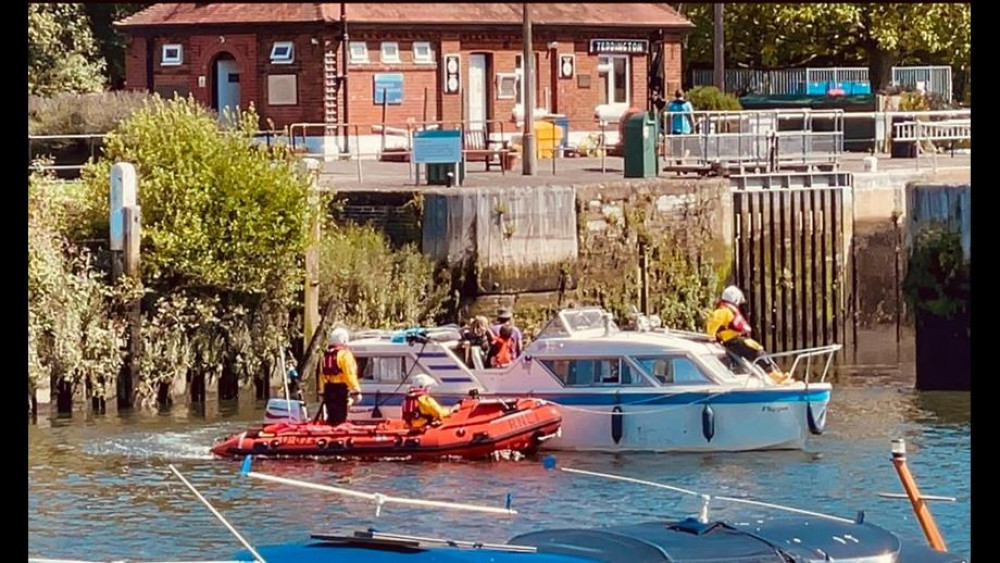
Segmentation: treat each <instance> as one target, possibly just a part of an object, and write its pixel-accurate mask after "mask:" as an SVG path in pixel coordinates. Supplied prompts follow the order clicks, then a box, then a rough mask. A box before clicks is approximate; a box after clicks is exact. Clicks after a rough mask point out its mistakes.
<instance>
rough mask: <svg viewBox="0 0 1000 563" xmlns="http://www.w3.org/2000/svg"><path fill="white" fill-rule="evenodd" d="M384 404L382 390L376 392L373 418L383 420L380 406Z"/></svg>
mask: <svg viewBox="0 0 1000 563" xmlns="http://www.w3.org/2000/svg"><path fill="white" fill-rule="evenodd" d="M380 404H382V391H381V390H380V389H376V390H375V408H373V409H372V418H382V409H380V408H378V406H379V405H380Z"/></svg>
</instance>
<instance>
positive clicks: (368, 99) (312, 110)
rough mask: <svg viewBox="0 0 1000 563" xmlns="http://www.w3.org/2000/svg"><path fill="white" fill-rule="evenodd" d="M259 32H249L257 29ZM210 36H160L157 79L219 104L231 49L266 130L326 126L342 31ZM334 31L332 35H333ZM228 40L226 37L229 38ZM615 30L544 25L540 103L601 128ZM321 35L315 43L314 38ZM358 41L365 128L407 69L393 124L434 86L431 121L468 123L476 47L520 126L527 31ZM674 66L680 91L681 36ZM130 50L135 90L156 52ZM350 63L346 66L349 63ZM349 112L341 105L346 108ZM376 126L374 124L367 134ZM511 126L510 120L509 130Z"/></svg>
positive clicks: (357, 85)
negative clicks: (395, 57) (605, 54)
mask: <svg viewBox="0 0 1000 563" xmlns="http://www.w3.org/2000/svg"><path fill="white" fill-rule="evenodd" d="M248 29H249V28H248ZM200 33H201V35H194V36H183V35H165V36H158V37H156V39H155V45H156V52H155V53H154V74H155V79H154V82H155V85H156V86H157V87H162V86H167V85H171V86H186V87H187V88H188V89H189V90H190V91H191V92H192V93H193V94H194V96H195V98H196V99H197V100H199V101H200V102H202V103H204V104H206V105H211V100H210V99H209V98H210V96H211V91H212V81H213V80H214V76H213V73H212V68H211V66H212V62H213V60H214V57H215V56H217V55H218V54H219V53H221V52H223V51H225V52H228V53H230V54H232V55H233V56H234V58H235V59H236V61H237V64H238V65H239V68H240V74H241V76H240V94H241V96H240V97H241V101H240V105H241V107H247V106H248V105H249V104H250V102H253V103H254V106H255V107H256V108H257V111H258V113H259V114H260V115H261V117H262V123H261V125H262V126H266V119H267V118H270V119H272V120H273V121H274V125H275V126H276V127H279V128H280V127H283V126H285V125H288V124H290V123H295V122H309V123H321V122H322V121H323V120H324V108H323V97H324V72H323V70H324V69H323V45H324V42H325V41H327V40H332V42H333V45H332V48H336V49H337V50H338V58H339V57H340V56H341V54H342V50H341V48H340V47H339V37H335V36H334V34H333V32H331V31H329V30H327V31H325V32H312V33H307V32H305V31H302V30H298V31H296V30H275V29H267V28H254V30H253V32H252V33H246V32H244V33H240V34H234V33H231V32H230V31H229V30H221V31H213V32H211V33H209V32H208V31H205V30H201V31H200ZM324 34H325V35H324ZM220 36H221V37H224V38H225V41H224V42H222V41H220ZM607 36H609V34H608V33H597V32H594V33H591V32H586V33H584V32H578V33H574V32H572V31H570V32H558V33H557V32H554V31H548V30H539V31H536V37H535V42H534V44H535V48H536V49H535V51H536V54H537V58H536V61H537V67H536V68H537V71H538V72H537V81H536V96H537V97H536V99H537V102H538V105H539V107H543V106H544V105H545V102H546V96H545V92H546V89H547V88H548V89H550V91H551V94H550V99H551V107H549V108H548V109H550V110H552V111H555V112H557V113H561V114H565V115H566V116H567V117H568V118H569V119H570V121H571V128H572V129H577V130H579V128H580V127H584V126H589V125H592V124H594V108H595V106H597V105H598V104H599V102H600V99H599V96H600V91H601V87H600V81H601V80H602V78H601V75H600V74H599V73H598V72H597V62H598V56H597V55H591V54H589V52H588V49H589V45H590V39H591V38H597V37H607ZM612 36H614V37H623V38H628V37H632V38H646V37H647V36H646V35H644V34H642V33H631V34H629V33H622V32H616V33H614V34H613V35H612ZM313 37H315V38H317V40H318V43H319V44H317V45H313V44H312V41H311V40H312V38H313ZM382 39H389V40H393V41H397V42H398V43H399V48H400V59H401V62H400V63H399V64H384V63H382V62H381V61H380V58H379V53H380V43H381V40H382ZM350 40H351V41H358V40H364V41H366V42H367V43H368V51H369V61H370V62H369V63H368V64H360V65H356V64H348V65H347V68H348V73H349V80H348V92H347V99H348V108H347V109H348V119H349V122H350V123H352V124H355V123H357V124H360V125H364V126H366V127H363V128H362V130H361V131H360V132H361V133H362V134H371V127H370V126H371V125H373V124H377V123H380V122H381V120H382V106H381V104H376V103H375V102H374V99H373V84H374V75H375V74H376V73H381V72H398V73H402V74H403V75H404V80H403V83H404V86H403V88H404V90H403V103H402V104H400V105H390V106H388V112H387V123H389V124H393V125H403V124H405V123H406V122H407V120H408V119H413V120H414V121H421V120H422V119H423V117H424V89H425V88H426V90H427V95H428V101H427V119H428V120H446V121H458V120H461V119H463V117H464V115H463V114H464V113H465V103H464V99H463V98H464V96H465V94H464V90H465V87H466V84H465V83H466V82H467V80H468V62H469V55H470V54H472V53H487V54H489V55H491V58H490V60H491V64H490V75H489V76H488V82H489V87H488V89H489V92H490V96H491V102H490V105H491V106H492V108H491V110H492V116H491V117H492V119H495V120H502V121H504V122H505V123H509V124H510V126H511V128H513V121H512V119H511V115H512V112H513V108H514V103H515V100H500V99H497V88H496V74H497V73H509V72H514V69H515V58H516V56H517V55H519V54H520V53H521V49H520V47H521V42H520V37H519V34H517V33H514V32H512V31H503V32H500V31H497V32H480V33H459V32H446V33H440V32H437V31H427V32H420V31H413V30H407V31H393V32H391V33H389V34H387V33H385V32H380V31H375V30H368V31H360V32H358V31H355V32H353V33H352V37H351V38H350ZM274 41H293V42H294V43H295V62H294V63H293V64H290V65H273V64H271V62H270V51H271V46H272V44H273V42H274ZM414 41H429V42H431V46H432V49H433V50H434V59H435V62H434V63H432V64H417V63H414V62H413V42H414ZM551 41H555V42H556V43H557V47H556V48H555V49H554V50H550V49H549V48H548V44H549V42H551ZM664 41H665V43H666V45H665V53H664V70H665V76H666V86H667V94H668V96H669V95H670V94H672V92H673V90H675V89H676V88H678V87H679V86H680V84H681V82H682V80H681V79H682V77H681V50H680V44H679V41H680V39H679V37H675V36H670V35H668V36H667V37H666V38H665V39H664ZM165 43H180V44H182V45H183V46H184V63H183V64H182V65H179V66H175V67H163V66H160V64H159V63H160V56H161V52H162V45H163V44H165ZM127 49H128V52H127V56H126V80H127V87H128V88H130V89H142V88H144V87H145V75H146V54H145V39H144V38H143V37H141V36H140V37H136V38H134V39H133V40H131V41H129V43H128V47H127ZM452 53H457V54H459V55H460V56H461V65H462V69H461V75H462V86H463V93H459V94H443V92H442V90H443V88H442V81H443V76H442V69H441V64H442V63H443V55H444V54H452ZM569 53H573V54H575V55H576V67H575V72H574V76H573V77H572V78H569V79H564V78H558V63H559V55H561V54H569ZM646 62H647V57H646V55H633V56H631V58H630V67H631V84H630V86H631V88H630V90H631V100H630V101H631V104H632V105H633V106H636V107H639V108H641V109H645V107H646V95H647V93H646V89H647V84H646V75H647V69H646ZM342 64H343V63H342ZM272 73H273V74H289V73H294V74H296V75H297V98H298V99H297V102H298V103H297V104H296V105H294V106H269V105H268V103H267V76H268V74H272ZM580 75H590V87H589V88H580V87H579V86H578V80H579V78H578V77H579V76H580ZM198 76H205V78H206V81H205V86H204V87H199V86H198ZM342 110H343V108H341V111H342ZM366 129H367V130H366ZM504 130H505V131H507V130H508V127H507V125H505V126H504Z"/></svg>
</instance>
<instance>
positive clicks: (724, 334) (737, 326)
mask: <svg viewBox="0 0 1000 563" xmlns="http://www.w3.org/2000/svg"><path fill="white" fill-rule="evenodd" d="M716 309H727V310H728V311H729V312H730V313H732V319H730V321H729V324H727V325H726V326H724V327H720V328H719V329H718V331H717V332H718V334H717V335H716V336H718V338H719V339H721V340H722V341H723V342H727V341H729V340H732V339H733V338H736V337H738V336H741V335H744V334H750V323H748V322H747V320H746V318H745V317H744V316H743V313H741V312H740V309H739V307H737V306H736V305H733V304H732V303H728V302H726V301H719V303H718V304H717V305H716Z"/></svg>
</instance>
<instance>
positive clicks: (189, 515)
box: [28, 367, 971, 561]
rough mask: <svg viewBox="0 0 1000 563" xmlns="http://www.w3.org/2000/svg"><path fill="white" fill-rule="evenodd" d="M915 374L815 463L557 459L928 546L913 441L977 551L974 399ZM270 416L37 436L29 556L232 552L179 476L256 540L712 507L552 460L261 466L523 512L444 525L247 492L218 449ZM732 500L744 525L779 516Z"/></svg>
mask: <svg viewBox="0 0 1000 563" xmlns="http://www.w3.org/2000/svg"><path fill="white" fill-rule="evenodd" d="M912 381H913V380H912V376H910V377H905V376H900V375H899V372H898V369H896V368H892V369H887V370H886V371H885V372H884V373H879V371H878V369H873V368H871V367H868V368H865V369H864V370H861V371H860V372H859V373H858V374H857V375H853V376H852V375H847V376H841V377H840V378H839V381H838V382H836V383H835V386H834V393H833V401H832V404H831V407H830V411H829V416H828V422H827V429H826V432H825V433H824V434H823V435H822V436H819V437H813V438H812V439H811V440H810V442H809V443H808V445H807V448H806V450H805V451H782V452H755V453H739V454H628V455H615V454H596V455H595V454H571V453H557V454H556V458H557V459H558V463H559V464H560V465H562V466H566V467H575V468H579V469H588V470H592V471H601V472H608V473H615V474H621V475H628V476H631V477H634V478H639V479H648V480H654V481H659V482H662V483H667V484H671V485H675V486H680V487H685V488H689V489H695V490H698V491H702V492H707V493H710V494H722V495H728V496H745V497H747V498H751V499H756V500H763V501H767V502H773V503H781V504H785V505H789V506H793V507H798V508H804V509H810V510H817V511H821V512H826V513H832V514H836V515H840V516H846V517H853V516H854V515H855V513H856V511H857V510H865V512H866V515H867V519H868V521H869V522H873V523H876V524H879V525H881V526H883V527H886V528H888V529H890V530H892V531H893V532H896V533H897V534H899V535H901V536H904V537H907V538H911V539H915V540H918V541H923V535H922V533H921V531H920V527H919V525H918V524H917V522H916V520H915V518H914V516H913V513H912V511H911V509H910V506H909V503H908V502H907V501H904V500H885V499H880V498H879V497H878V496H877V494H878V493H879V492H894V493H897V492H902V486H901V485H900V483H899V480H898V478H897V476H896V473H895V471H894V469H893V467H892V464H891V463H890V462H889V445H890V440H891V439H893V438H905V439H906V441H907V443H908V447H909V460H910V467H911V470H912V471H913V473H914V475H915V477H916V478H917V482H918V484H919V485H920V486H921V488H922V489H923V491H924V492H926V493H928V494H936V495H946V496H954V497H957V499H958V501H957V502H954V503H945V502H937V503H933V505H932V511H933V514H934V516H935V518H936V520H937V523H938V526H939V527H940V529H941V532H942V534H943V535H944V537H945V539H946V541H947V542H948V547H949V549H950V550H951V551H954V552H958V553H962V554H966V555H968V554H969V552H970V549H971V539H970V531H969V530H970V525H969V522H970V517H971V514H970V506H971V491H970V463H971V462H970V456H971V454H970V443H971V438H970V428H971V424H970V400H969V394H968V393H918V392H916V391H913V390H912ZM262 417H263V411H262V405H258V404H254V403H253V402H252V401H250V402H248V401H246V400H245V399H244V400H243V402H242V404H241V405H239V406H238V407H237V406H235V405H234V406H230V407H218V406H215V405H211V404H210V405H209V406H208V407H207V412H206V410H205V407H201V410H199V408H197V407H192V406H181V407H175V408H174V409H172V410H171V411H170V412H169V413H163V414H146V415H129V416H126V417H119V416H117V415H115V416H112V415H108V416H105V417H89V416H88V415H85V414H80V413H76V414H75V415H74V419H72V420H49V419H46V420H41V419H40V420H39V421H38V423H37V424H32V425H31V426H30V427H29V430H28V456H29V469H28V486H29V508H28V544H29V554H30V555H31V556H40V557H50V558H65V559H85V560H91V561H96V560H109V559H123V558H129V559H132V560H147V561H148V560H161V561H162V560H174V561H176V560H185V559H187V560H191V559H199V558H201V559H206V558H220V557H228V556H231V555H232V554H234V553H236V552H237V551H240V550H241V547H240V545H239V544H238V543H237V541H236V540H235V538H233V537H232V536H230V535H229V533H228V532H227V531H226V529H225V528H224V527H223V526H222V525H221V524H219V523H218V522H217V521H216V520H215V518H214V517H213V516H212V515H211V514H210V513H209V512H208V510H207V509H205V508H204V507H203V506H202V505H201V504H200V503H199V502H198V501H197V500H196V499H195V497H194V496H193V495H192V494H191V493H190V492H189V491H188V490H187V489H186V488H185V487H184V485H183V484H182V483H180V482H179V481H178V480H177V479H176V478H175V477H174V476H173V475H172V474H171V473H170V471H169V469H168V467H167V466H168V464H171V463H172V464H174V465H175V466H176V467H177V468H178V469H179V470H180V471H181V472H182V473H183V474H184V475H185V476H186V477H187V478H188V479H189V480H190V481H191V482H192V484H194V485H195V486H196V487H197V488H198V489H199V490H200V491H201V492H202V494H203V495H205V496H206V497H207V498H208V499H209V500H210V501H211V502H212V503H213V504H214V505H215V507H216V508H217V509H219V510H220V511H221V512H222V513H223V514H224V515H226V517H227V518H228V520H229V521H230V522H231V523H232V524H233V525H234V526H235V527H236V529H238V530H240V532H241V533H242V534H243V535H244V536H245V537H247V539H249V541H251V543H253V544H255V545H263V544H269V543H281V542H285V541H292V540H304V539H307V537H308V534H309V533H310V532H321V531H333V530H336V531H347V530H355V529H364V528H367V527H370V526H373V525H376V526H378V528H379V529H380V530H384V531H395V532H398V533H411V534H418V535H437V536H439V537H449V538H453V539H477V540H481V541H495V542H503V541H506V540H507V539H509V538H510V537H511V536H513V535H515V534H518V533H522V532H527V531H530V530H533V529H537V528H539V527H556V526H592V525H603V524H626V523H634V522H641V521H648V520H651V519H659V518H678V517H682V516H686V515H689V514H693V513H696V512H697V510H698V503H697V501H695V500H693V499H690V498H689V497H680V496H677V495H674V494H672V493H670V492H669V491H662V490H659V489H649V488H644V487H641V486H639V485H633V484H630V483H619V482H609V481H604V480H597V479H593V478H590V477H581V476H575V475H571V474H568V473H564V472H559V471H547V470H545V469H544V468H543V467H542V464H541V463H540V461H539V459H537V458H536V459H524V460H520V461H498V462H478V463H468V462H466V463H458V462H451V463H420V464H418V463H400V462H395V463H392V462H382V463H344V462H338V463H334V462H321V461H267V460H258V461H256V462H255V467H254V468H255V470H257V471H262V472H267V473H271V474H276V475H282V476H288V477H294V478H298V479H304V480H308V481H313V482H317V483H325V484H330V485H337V486H342V487H349V488H353V489H355V490H362V491H368V492H382V493H385V494H395V495H398V496H422V497H424V498H433V499H440V500H453V501H460V502H471V503H477V504H489V505H496V506H502V505H503V503H504V499H505V495H506V494H507V493H508V492H510V493H512V494H513V500H514V506H515V508H517V509H518V510H519V512H520V513H519V514H518V515H517V516H516V517H513V518H511V517H497V516H490V515H479V514H476V513H466V512H461V513H458V512H440V513H434V512H431V511H428V510H426V509H421V510H413V509H405V508H398V507H394V506H390V507H387V508H386V509H385V510H384V511H383V514H382V516H381V517H379V518H378V519H377V520H376V519H375V518H374V511H373V509H372V506H371V505H370V504H367V503H364V502H361V501H354V500H344V499H341V498H338V497H334V496H330V495H322V494H317V493H316V492H314V491H307V490H300V489H291V488H288V487H286V486H283V485H276V484H273V483H262V482H260V481H251V480H249V479H245V478H244V479H241V478H239V476H238V472H239V462H238V461H228V460H216V459H213V458H212V456H211V455H210V454H209V453H208V448H209V446H210V445H211V444H212V442H213V441H214V439H215V438H217V437H220V436H222V435H225V434H229V433H233V432H236V431H237V430H238V429H241V428H242V427H243V426H245V425H246V424H248V423H251V422H256V421H259V420H261V419H262ZM761 510H764V509H756V508H752V507H747V506H745V505H744V506H738V505H725V504H719V505H718V506H717V507H715V508H714V514H715V515H717V516H721V517H724V518H725V517H729V518H733V519H745V518H746V517H752V516H760V515H763V514H773V512H761Z"/></svg>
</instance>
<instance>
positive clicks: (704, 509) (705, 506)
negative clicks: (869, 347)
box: [543, 456, 855, 524]
mask: <svg viewBox="0 0 1000 563" xmlns="http://www.w3.org/2000/svg"><path fill="white" fill-rule="evenodd" d="M543 464H544V466H545V468H546V469H554V468H555V466H556V460H555V458H554V457H552V456H547V457H546V458H545V459H544V460H543ZM559 469H561V470H562V471H565V472H567V473H575V474H578V475H589V476H591V477H600V478H602V479H611V480H614V481H624V482H627V483H636V484H639V485H644V486H647V487H655V488H658V489H666V490H668V491H673V492H676V493H681V494H685V495H691V496H696V497H699V498H700V499H701V503H702V504H701V512H700V513H699V514H698V521H700V522H701V523H703V524H707V523H708V518H709V505H710V504H711V502H712V501H713V500H721V501H728V502H737V503H743V504H752V505H754V506H761V507H765V508H773V509H775V510H784V511H786V512H794V513H796V514H804V515H807V516H815V517H817V518H826V519H828V520H836V521H838V522H846V523H849V524H853V523H855V520H848V519H847V518H840V517H839V516H831V515H829V514H823V513H821V512H813V511H810V510H801V509H799V508H792V507H790V506H783V505H780V504H773V503H769V502H760V501H756V500H750V499H742V498H734V497H726V496H712V495H707V494H704V493H699V492H697V491H692V490H690V489H682V488H680V487H674V486H671V485H664V484H663V483H654V482H652V481H643V480H642V479H633V478H632V477H623V476H621V475H611V474H608V473H598V472H596V471H584V470H582V469H572V468H569V467H560V468H559Z"/></svg>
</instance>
